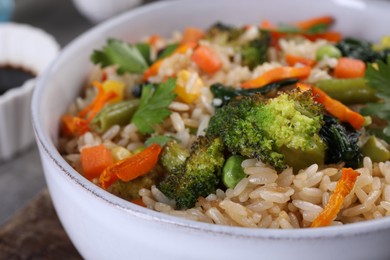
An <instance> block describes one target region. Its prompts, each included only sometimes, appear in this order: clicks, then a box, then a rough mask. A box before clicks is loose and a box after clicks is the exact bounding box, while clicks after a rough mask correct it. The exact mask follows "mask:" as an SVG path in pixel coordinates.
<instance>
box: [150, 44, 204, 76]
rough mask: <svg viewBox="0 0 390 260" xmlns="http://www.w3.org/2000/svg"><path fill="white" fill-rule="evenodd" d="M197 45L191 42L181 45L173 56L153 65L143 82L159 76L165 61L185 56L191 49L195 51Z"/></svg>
mask: <svg viewBox="0 0 390 260" xmlns="http://www.w3.org/2000/svg"><path fill="white" fill-rule="evenodd" d="M196 45H197V43H194V42H189V43H185V44H181V45H180V46H179V47H178V48H177V49H176V50H175V51H174V52H173V53H172V54H171V55H169V56H168V57H165V58H164V59H161V60H158V61H156V62H155V63H153V64H152V65H151V66H150V67H149V68H148V69H147V70H146V71H145V72H144V75H143V80H144V81H147V80H148V78H150V77H152V76H155V75H157V74H158V70H159V69H160V67H161V64H162V63H163V61H164V60H165V59H167V58H169V57H171V56H172V55H173V54H177V53H178V54H184V53H186V52H187V51H188V50H189V49H194V48H195V47H196Z"/></svg>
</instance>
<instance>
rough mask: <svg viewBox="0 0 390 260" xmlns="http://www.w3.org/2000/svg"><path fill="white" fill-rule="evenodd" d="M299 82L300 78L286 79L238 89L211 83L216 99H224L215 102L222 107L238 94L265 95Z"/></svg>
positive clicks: (216, 105)
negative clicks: (256, 86) (259, 86)
mask: <svg viewBox="0 0 390 260" xmlns="http://www.w3.org/2000/svg"><path fill="white" fill-rule="evenodd" d="M297 82H298V79H285V80H281V81H278V82H273V83H269V84H267V85H265V86H263V87H261V88H251V89H237V88H232V87H227V86H224V85H222V84H220V83H215V84H213V85H211V87H210V90H211V92H212V93H213V95H214V98H215V99H220V100H221V101H222V102H221V103H218V104H214V106H215V107H221V106H224V105H226V104H227V103H229V101H230V100H231V99H233V98H235V97H237V96H251V95H254V94H255V93H259V94H263V95H265V94H268V93H270V92H272V91H275V90H278V89H280V88H282V87H285V86H290V85H293V84H295V83H297Z"/></svg>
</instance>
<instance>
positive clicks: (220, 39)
mask: <svg viewBox="0 0 390 260" xmlns="http://www.w3.org/2000/svg"><path fill="white" fill-rule="evenodd" d="M244 31H245V29H244V28H236V27H234V26H230V25H226V24H223V23H220V22H218V23H216V24H214V25H212V26H211V27H210V28H209V29H208V31H207V32H206V39H207V40H209V41H212V42H215V43H217V44H221V45H235V44H237V40H238V39H239V38H240V36H241V35H242V34H243V33H244Z"/></svg>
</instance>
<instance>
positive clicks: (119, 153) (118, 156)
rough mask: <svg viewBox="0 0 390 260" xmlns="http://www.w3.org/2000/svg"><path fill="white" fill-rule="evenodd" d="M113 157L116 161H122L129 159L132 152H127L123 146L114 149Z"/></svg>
mask: <svg viewBox="0 0 390 260" xmlns="http://www.w3.org/2000/svg"><path fill="white" fill-rule="evenodd" d="M111 154H112V157H114V161H115V162H117V161H120V160H123V159H125V158H127V157H130V156H131V152H130V151H129V150H127V149H126V148H123V147H121V146H117V147H115V148H114V149H112V150H111Z"/></svg>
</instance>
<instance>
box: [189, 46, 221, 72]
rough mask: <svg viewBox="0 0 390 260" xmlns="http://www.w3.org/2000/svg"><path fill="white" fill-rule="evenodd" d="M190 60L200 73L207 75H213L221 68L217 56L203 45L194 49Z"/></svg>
mask: <svg viewBox="0 0 390 260" xmlns="http://www.w3.org/2000/svg"><path fill="white" fill-rule="evenodd" d="M191 59H192V60H193V61H194V62H195V63H196V65H198V67H199V68H200V69H201V70H202V71H204V72H206V73H208V74H214V73H216V72H217V71H219V70H220V69H221V67H222V62H221V60H220V58H219V57H218V55H217V54H216V53H215V52H214V51H213V50H212V49H210V48H209V47H206V46H203V45H202V46H199V47H198V48H196V49H195V51H194V53H193V54H192V56H191Z"/></svg>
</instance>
